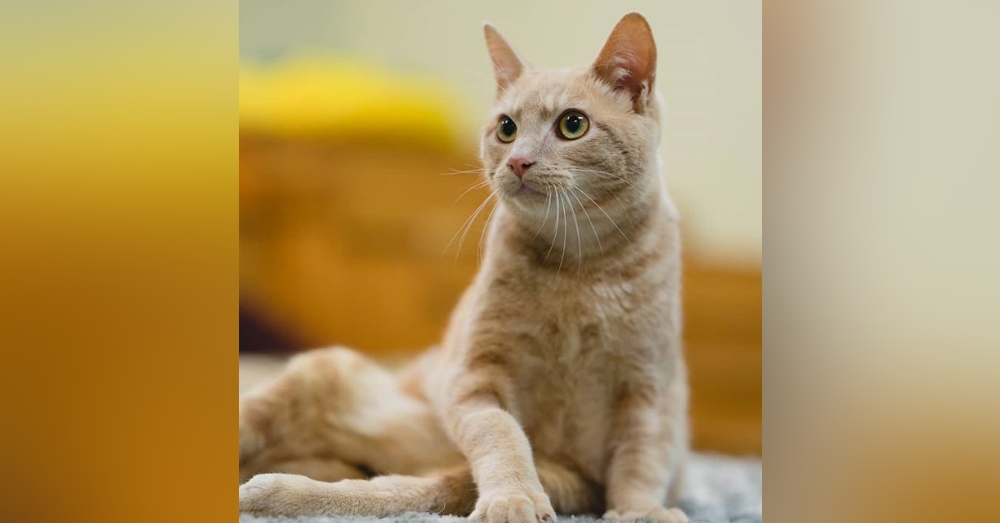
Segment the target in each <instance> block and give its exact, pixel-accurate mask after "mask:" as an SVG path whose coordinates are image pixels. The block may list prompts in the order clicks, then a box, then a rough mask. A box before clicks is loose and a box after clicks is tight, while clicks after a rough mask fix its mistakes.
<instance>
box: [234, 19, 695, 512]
mask: <svg viewBox="0 0 1000 523" xmlns="http://www.w3.org/2000/svg"><path fill="white" fill-rule="evenodd" d="M485 31H486V43H487V46H488V48H489V52H490V56H491V58H492V61H493V67H494V71H495V73H496V78H497V82H498V86H499V91H498V94H497V100H496V106H495V109H494V115H493V116H492V117H491V118H490V119H489V123H488V124H487V125H486V127H485V128H484V130H483V135H482V150H481V153H482V158H483V163H484V165H485V168H486V169H485V170H486V174H487V177H488V180H489V183H490V184H491V186H492V188H493V189H494V192H495V194H496V195H497V196H498V197H499V202H500V203H499V205H498V207H497V209H496V215H495V217H494V220H493V221H492V225H491V227H490V229H489V233H488V241H487V248H486V254H485V259H484V261H483V264H482V268H481V270H480V272H479V274H478V275H477V277H476V279H475V281H474V282H473V284H472V286H471V287H470V288H469V289H468V291H467V292H466V293H465V295H464V297H463V298H462V300H461V302H460V303H459V305H458V307H457V309H456V310H455V312H454V314H453V316H452V318H451V322H450V324H449V327H448V330H447V332H446V334H445V337H444V340H443V343H442V344H441V346H440V347H437V348H434V349H432V350H430V351H429V352H428V353H427V354H425V355H424V356H423V357H422V358H421V359H420V360H419V361H418V362H417V363H416V364H414V365H413V366H412V367H411V368H409V369H408V370H407V372H405V373H404V374H403V375H402V376H400V377H397V376H394V375H393V374H391V373H389V372H388V371H386V370H383V369H382V368H380V367H379V366H377V365H376V364H375V363H373V362H372V361H370V360H368V359H366V358H365V357H363V356H361V355H359V354H357V353H355V352H353V351H350V350H348V349H343V348H333V349H326V350H318V351H313V352H309V353H306V354H303V355H300V356H297V357H296V358H294V359H293V360H292V361H291V362H290V363H289V365H288V367H287V369H286V370H285V371H284V372H283V374H282V375H281V376H280V377H279V378H277V379H276V380H275V381H273V382H272V383H269V384H267V385H266V386H264V387H262V388H260V389H258V390H256V391H254V392H252V393H250V394H247V395H245V396H244V397H242V398H240V481H241V482H244V481H246V483H244V484H243V485H242V486H240V510H241V511H243V512H249V513H253V514H266V515H286V516H296V515H310V514H315V515H346V514H364V515H372V516H386V515H391V514H398V513H401V512H406V511H429V512H440V513H445V514H457V515H469V514H470V513H471V517H472V518H473V519H478V520H482V521H487V522H490V523H501V522H535V521H552V520H554V519H555V514H556V513H557V512H559V513H602V512H604V513H605V516H606V517H610V518H621V519H625V520H633V519H637V518H640V517H645V518H652V519H656V520H660V521H667V522H684V521H687V517H686V516H685V515H684V514H683V513H682V512H681V511H680V510H678V509H675V508H672V509H667V508H666V507H665V506H664V504H665V503H666V502H667V501H668V499H667V498H668V494H672V491H673V489H672V488H671V487H673V486H676V484H677V481H678V478H679V473H680V470H681V464H682V461H683V459H684V456H685V453H686V452H687V437H688V436H687V401H688V398H687V396H688V389H687V378H686V371H685V366H684V361H683V358H682V353H681V344H680V339H681V314H680V313H681V302H680V294H679V293H680V250H679V249H680V244H679V238H678V230H677V215H676V212H675V210H674V206H673V204H672V203H671V201H670V199H669V198H668V196H667V193H666V190H665V187H664V183H663V181H662V177H661V174H660V167H659V159H658V156H657V152H656V149H657V144H659V142H660V123H659V117H660V105H659V102H658V100H657V97H656V96H654V93H653V85H654V78H655V70H656V48H655V44H654V43H653V38H652V33H651V31H650V29H649V25H648V24H647V23H646V20H645V19H644V18H643V17H642V16H640V15H638V14H635V13H633V14H630V15H627V16H625V17H624V18H623V19H622V20H621V21H620V22H619V23H618V25H617V26H616V27H615V29H614V31H613V32H612V34H611V36H610V38H609V39H608V41H607V43H606V44H605V46H604V48H603V50H602V51H601V53H600V55H599V56H598V58H597V61H596V62H595V63H594V64H593V65H591V66H589V67H580V68H576V69H567V70H553V69H544V68H536V67H533V66H531V65H529V64H528V63H527V62H525V61H524V60H523V59H521V58H520V57H519V56H518V55H517V54H516V53H515V52H514V50H513V49H512V48H511V47H510V46H509V45H508V44H507V43H506V42H505V41H504V40H503V38H502V37H501V36H500V35H499V34H498V33H497V31H496V30H495V29H494V28H493V27H492V26H490V25H487V26H486V28H485ZM275 471H277V472H283V473H282V474H260V475H255V474H257V473H259V472H275ZM372 475H375V477H373V478H371V479H365V478H368V477H369V476H372ZM247 479H249V481H247Z"/></svg>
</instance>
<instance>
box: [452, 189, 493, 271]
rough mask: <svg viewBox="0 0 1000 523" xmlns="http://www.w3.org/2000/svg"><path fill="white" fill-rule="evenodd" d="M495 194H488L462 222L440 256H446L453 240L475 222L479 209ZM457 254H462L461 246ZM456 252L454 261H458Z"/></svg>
mask: <svg viewBox="0 0 1000 523" xmlns="http://www.w3.org/2000/svg"><path fill="white" fill-rule="evenodd" d="M495 194H496V191H494V192H491V193H490V194H489V195H488V196H487V197H486V198H485V199H484V200H483V203H480V204H479V207H476V210H475V211H473V212H472V214H471V215H470V216H469V217H468V218H466V219H465V221H464V222H462V225H460V226H459V227H458V230H457V231H455V235H454V236H452V237H451V239H450V240H448V245H445V246H444V252H442V253H441V256H444V255H445V254H447V253H448V248H449V247H451V244H452V243H454V242H455V238H458V235H459V233H461V232H462V229H466V226H467V225H469V226H471V225H472V222H473V220H475V218H476V215H477V214H479V211H480V210H481V209H482V208H483V206H485V205H486V203H487V202H489V201H490V199H491V198H492V197H493V196H494V195H495ZM458 252H462V247H461V246H459V248H458ZM458 252H456V253H455V258H456V259H458Z"/></svg>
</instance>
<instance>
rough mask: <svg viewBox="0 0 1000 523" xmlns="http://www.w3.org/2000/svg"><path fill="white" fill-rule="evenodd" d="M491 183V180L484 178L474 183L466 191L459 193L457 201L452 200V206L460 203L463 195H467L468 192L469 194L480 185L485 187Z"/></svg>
mask: <svg viewBox="0 0 1000 523" xmlns="http://www.w3.org/2000/svg"><path fill="white" fill-rule="evenodd" d="M489 184H490V181H489V180H483V181H481V182H479V183H476V184H473V185H472V187H469V188H468V189H466V190H465V191H464V192H462V194H459V195H458V198H455V201H453V202H451V207H454V206H455V204H456V203H458V201H459V200H461V199H462V197H463V196H465V195H466V194H469V192H470V191H473V190H476V189H478V188H480V187H485V186H487V185H489Z"/></svg>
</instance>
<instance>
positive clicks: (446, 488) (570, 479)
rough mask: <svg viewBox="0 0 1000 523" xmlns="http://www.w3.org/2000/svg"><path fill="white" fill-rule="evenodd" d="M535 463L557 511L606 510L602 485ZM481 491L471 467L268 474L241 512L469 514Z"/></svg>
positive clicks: (245, 489)
mask: <svg viewBox="0 0 1000 523" xmlns="http://www.w3.org/2000/svg"><path fill="white" fill-rule="evenodd" d="M535 467H536V469H537V470H538V476H539V480H540V481H541V483H542V487H543V488H544V489H545V492H546V494H547V495H548V496H549V498H550V500H551V502H552V506H553V507H554V508H555V510H556V511H557V512H559V513H561V514H599V513H600V512H601V511H602V510H603V507H604V500H603V499H602V489H601V487H600V486H599V485H597V484H595V483H593V482H588V481H586V480H585V479H583V478H582V477H581V476H579V475H578V474H576V473H575V472H573V471H572V470H570V469H568V468H566V467H564V466H562V465H560V464H558V463H556V462H553V461H549V460H546V459H544V458H542V459H537V460H536V462H535ZM477 494H478V493H477V489H476V484H475V481H474V480H473V478H472V473H471V471H470V470H469V467H468V465H461V466H458V467H454V468H452V469H450V470H448V471H446V472H444V473H439V474H433V475H430V476H427V477H415V476H377V477H375V478H372V479H371V480H343V481H338V482H335V483H327V482H322V481H315V480H312V479H310V478H307V477H305V476H298V475H292V474H263V475H260V476H256V477H254V478H253V479H251V480H250V481H249V482H247V483H245V484H244V485H242V486H241V487H240V512H245V513H249V514H254V515H258V516H285V517H298V516H349V515H361V516H374V517H388V516H393V515H399V514H403V513H406V512H433V513H438V514H445V515H454V516H468V515H469V514H471V513H472V511H473V509H474V508H475V505H476V500H477ZM485 519H487V520H489V521H493V520H495V518H493V519H491V518H489V517H487V518H485Z"/></svg>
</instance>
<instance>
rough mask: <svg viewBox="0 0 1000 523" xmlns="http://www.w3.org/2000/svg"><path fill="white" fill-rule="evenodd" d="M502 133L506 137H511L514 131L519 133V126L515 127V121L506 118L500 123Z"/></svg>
mask: <svg viewBox="0 0 1000 523" xmlns="http://www.w3.org/2000/svg"><path fill="white" fill-rule="evenodd" d="M500 131H501V132H502V133H503V134H504V135H505V136H511V135H512V134H514V131H517V126H516V125H514V121H513V120H511V119H510V118H504V119H503V121H502V122H500Z"/></svg>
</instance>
